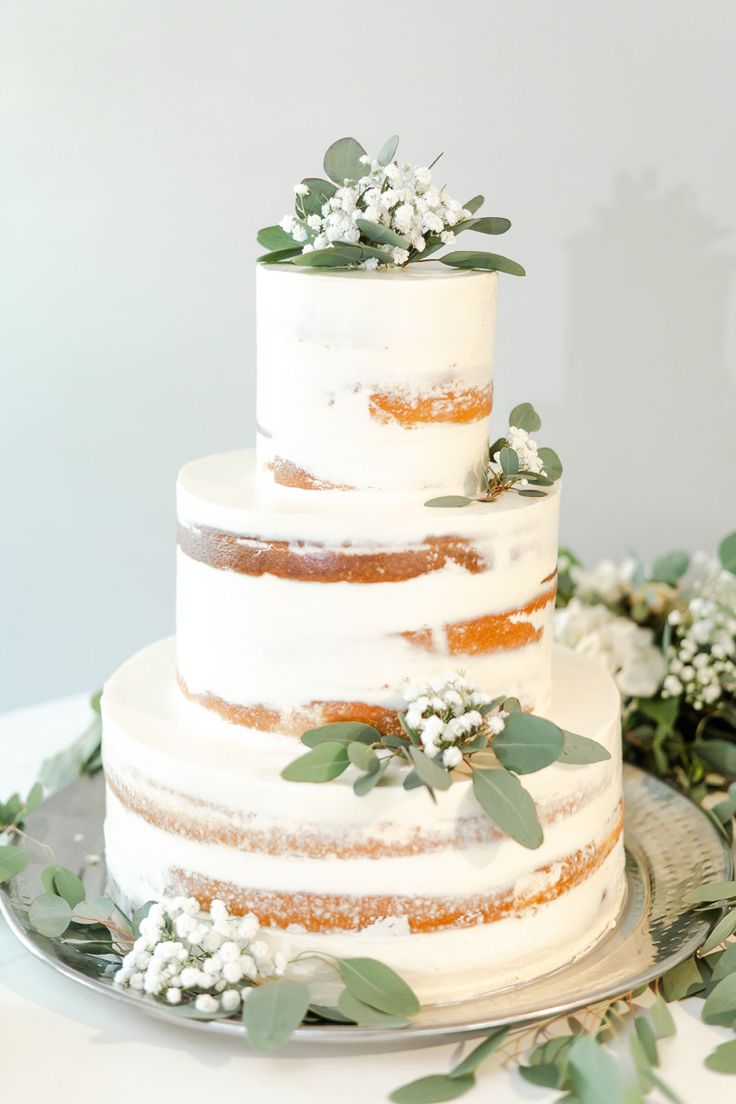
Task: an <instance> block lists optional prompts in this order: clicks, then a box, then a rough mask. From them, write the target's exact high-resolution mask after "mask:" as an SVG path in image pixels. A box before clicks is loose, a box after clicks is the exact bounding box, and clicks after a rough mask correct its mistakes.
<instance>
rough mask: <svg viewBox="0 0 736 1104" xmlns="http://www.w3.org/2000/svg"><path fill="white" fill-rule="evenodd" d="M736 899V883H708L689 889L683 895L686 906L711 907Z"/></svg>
mask: <svg viewBox="0 0 736 1104" xmlns="http://www.w3.org/2000/svg"><path fill="white" fill-rule="evenodd" d="M731 897H736V882H706V883H705V884H704V885H699V886H695V887H694V888H693V889H688V890H687V891H686V892H685V893H683V895H682V899H683V901H684V902H685V904H686V905H710V904H713V903H714V902H716V901H728V900H729V899H730V898H731Z"/></svg>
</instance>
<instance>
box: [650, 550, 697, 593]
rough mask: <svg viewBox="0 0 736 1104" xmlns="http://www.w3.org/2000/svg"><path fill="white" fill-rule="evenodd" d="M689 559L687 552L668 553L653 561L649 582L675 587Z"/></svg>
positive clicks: (686, 567) (685, 569)
mask: <svg viewBox="0 0 736 1104" xmlns="http://www.w3.org/2000/svg"><path fill="white" fill-rule="evenodd" d="M689 564H690V557H689V556H688V554H687V552H669V553H668V554H667V555H666V556H660V558H659V559H658V560H655V561H654V565H653V567H652V573H651V575H650V577H649V578H650V581H651V582H653V583H667V584H668V585H669V586H675V585H676V583H677V580H678V579H680V578H681V577H682V576H683V575H684V574H685V572H686V571H687V569H688V566H689Z"/></svg>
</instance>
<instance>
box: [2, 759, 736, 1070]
mask: <svg viewBox="0 0 736 1104" xmlns="http://www.w3.org/2000/svg"><path fill="white" fill-rule="evenodd" d="M101 785H102V780H101V778H98V779H95V780H91V781H90V780H87V779H85V780H80V782H76V783H74V784H73V785H72V786H71V787H68V788H67V789H66V790H64V791H61V793H59V794H56V795H54V796H53V797H52V798H51V799H50V803H55V804H56V805H60V806H61V807H62V808H63V806H64V799H65V798H66V803H67V804H68V805H71V804H72V803H73V798H74V796H75V795H77V796H78V794H79V793H80V792H82V791H85V790H86V794H85V797H88V796H89V795H90V794H91V793H93V792H94V791H93V788H94V787H100V789H101ZM96 796H99V795H96ZM624 799H625V801H624V805H625V809H626V811H627V817H626V822H625V829H624V833H625V843H626V851H627V893H626V899H625V901H624V904H623V907H622V910H621V913H620V915H619V919H618V921H617V923H616V926H615V927H614V928H613V929H612V931H610V932H609V933H607V934H606V935H605V936H604V937H603V939H601V940H600V941H599V942H598V943H597V944H596V945H595V946H594V947H593V948H592V949H591V951H590V952H589V953H588V954H586V955H584V956H582V957H581V958H579V959H577V960H575V961H573V962H571V963H570V964H569V965H567V966H563V967H562V968H560V969H558V970H556V971H555V972H554V973H552V974H547V975H544V976H542V977H540V978H538V979H535V980H534V981H532V982H525V983H523V984H522V985H520V986H517V987H515V988H512V989H509V990H504V991H501V992H498V993H497V994H489V995H487V996H485V997H476V998H473V999H470V1000H464V1001H459V1002H456V1003H452V1004H446V1005H435V1006H432V1007H431V1008H426V1009H423V1011H422V1013H420V1014H419V1017H418V1020H417V1022H412V1023H411V1024H410V1025H409V1026H408V1027H405V1028H401V1029H396V1028H394V1029H386V1028H380V1027H375V1028H370V1027H359V1026H352V1025H336V1024H335V1025H333V1024H322V1023H320V1024H314V1025H304V1026H302V1027H300V1028H298V1029H297V1031H296V1032H295V1033H294V1035H293V1036H292V1042H293V1043H296V1044H301V1045H302V1046H303V1045H304V1044H309V1045H310V1046H311V1045H314V1044H317V1045H319V1046H324V1045H334V1044H339V1045H340V1046H343V1047H344V1046H348V1047H357V1048H360V1047H366V1046H381V1045H383V1046H386V1045H391V1046H404V1047H407V1048H408V1047H411V1046H416V1045H421V1044H422V1043H423V1042H425V1043H427V1042H432V1041H437V1040H439V1039H450V1038H452V1039H455V1040H461V1039H463V1038H471V1037H472V1036H474V1035H479V1034H481V1033H483V1032H486V1031H489V1030H491V1029H492V1028H494V1027H498V1026H500V1025H502V1024H509V1023H514V1024H518V1025H521V1024H524V1023H533V1022H535V1021H538V1020H541V1019H546V1018H549V1017H552V1016H558V1015H563V1014H565V1013H572V1012H574V1011H576V1010H578V1009H580V1008H584V1007H586V1006H588V1005H590V1004H594V1003H596V1002H597V1001H600V1000H604V999H606V998H608V997H611V996H615V995H617V994H619V993H623V992H627V991H629V990H631V989H636V988H638V987H639V986H641V985H645V984H646V983H648V982H650V981H652V980H653V979H654V978H656V977H658V976H660V975H661V974H663V973H665V972H666V971H667V970H668V969H671V968H672V967H673V966H675V965H677V964H678V963H679V962H681V961H683V960H684V959H685V958H687V957H689V956H690V955H691V954H693V953H694V952H695V951H696V950H697V948H698V947H699V946H700V945H701V944H702V943H703V941H704V940H705V938H706V936H707V934H708V932H709V930H710V927H711V920H710V919H708V918H705V917H703V916H702V915H700V914H695V913H691V912H688V910H687V909H686V908H685V906H681V910H680V914H681V915H680V916H678V917H676V918H675V919H678V920H679V919H683V918H684V920H686V921H687V923H688V928H687V931H686V933H684V934H683V936H682V938H680V939H677V940H676V941H675V943H674V944H673V946H671V947H669V948H668V952H667V953H666V954H655V956H654V958H653V960H652V961H650V962H649V963H647V964H646V965H645V966H642V967H641V968H637V969H634V968H633V964H632V970H631V972H630V973H627V974H626V976H625V977H621V976H619V975H616V977H615V983H614V979H613V978H611V977H606V975H605V972H604V973H603V974H602V976H601V979H600V982H599V983H598V984H597V985H590V986H589V987H588V988H583V989H577V991H575V974H576V973H579V972H580V971H581V970H585V969H586V967H588V966H590V965H591V964H592V963H593V962H594V960H596V959H598V960H600V961H601V964H602V965H603V966H605V963H606V961H607V948H608V947H613V944H614V940H615V938H616V936H617V934H620V932H621V930H622V928H624V927H625V926H626V924H629V925H630V926H631V925H633V927H632V933H633V935H636V933H637V932H640V930H641V929H642V927H643V926H646V927H647V932H646V934H647V935H649V934H650V931H651V928H652V926H653V923H654V920H655V914H656V908H657V905H658V902H661V900H662V899H663V898H666V895H667V893H668V892H672V891H673V889H674V888H675V886H674V884H673V877H672V872H671V871H670V870H668V869H666V868H665V869H662V868H660V869H657V867H656V866H653V865H652V859H653V856H652V853H651V852H652V846H653V840H652V836H651V833H644V835H643V836H640V835H639V833H638V832H637V831H636V825H635V823H633V824H632V817H633V816H634V814H636V815H637V816H641V815H642V813H643V812H646V810H645V809H644V808H643V805H645V804H648V805H649V806H651V810H655V809H656V807H657V804H658V803H664V804H669V805H674V806H675V807H676V810H677V813H678V815H679V816H680V817H681V818H684V820H685V822H686V823H687V826H688V833H687V835H688V839H689V841H690V843H691V845H693V846H697V844H698V842H699V841H700V843H701V844H702V845H703V846H704V847H706V849H707V850H708V852H709V856H710V861H711V862H712V864H713V865H714V866H715V868H716V869H714V870H713V877H714V878H715V877H717V878H718V879H721V878H722V879H724V880H726V879H728V878H730V877H731V874H732V871H733V862H732V857H731V853H730V851H729V850H728V848H727V846H726V843H725V841H724V840H723V839H722V838H721V837H720V836H719V835H718V833H717V831H716V829H715V827H714V826H713V824H712V823H711V822H710V820H709V819H708V818H707V816H705V815H704V813H703V812H702V810H701V809H699V808H698V807H697V806H696V805H695V804H694V803H693V802H692V801H690V799H689V798H687V797H685V796H684V795H683V794H681V793H679V792H678V791H676V790H674V789H673V788H672V787H670V786H668V785H667V784H666V783H664V782H662V781H661V780H659V779H657V778H654V777H653V776H652V775H649V774H645V772H643V771H641V770H639V769H638V768H636V767H632V766H630V765H626V766H625V767H624ZM45 807H46V806H44V807H42V809H43V808H45ZM35 815H36V816H38V814H35ZM74 823H75V822H74V819H73V817H72V818H71V819H70V822H69V825H68V827H69V828H71V827H73V826H74ZM87 827H88V829H89V827H90V825H89V824H88V825H87ZM91 827H92V829H93V831H96V832H97V833H99V834H100V835H101V831H102V823H101V818H100V819H98V820H97V821H93V822H92V824H91ZM88 835H89V832H88ZM50 838H54V837H50ZM41 842H48V841H43V840H41ZM648 845H649V846H648ZM696 867H697V864H696ZM29 869H33V868H32V867H31V868H29ZM692 873H693V866H692V864H690V865H689V866H688V867H687V868H686V869H684V870H683V871H682V884H680V882H678V885H679V890H678V891H677V892H678V899H679V898H681V896H682V894H683V893H684V891H685V889H686V888H688V887H689V885H690V884H691V883H692V882H693V879H692V877H688V876H689V875H692ZM652 875H654V876H652ZM20 877H21V878H22V876H20ZM18 882H19V878H16V879H14V881H13V882H11V883H10V887H7V886H6V887H0V914H2V915H3V916H4V917H5V919H6V921H7V923H8V926H9V928H10V930H11V931H12V932H13V934H14V935H15V936H16V937H17V938H18V939H19V940H20V942H21V943H22V944H23V945H24V946H25V947H26V949H27V950H29V951H30V952H31V954H32V955H34V957H36V958H38V959H39V960H41V961H42V962H45V963H46V964H47V965H48V966H50V967H51V968H52V969H54V970H56V971H57V972H58V973H60V974H62V975H63V976H64V977H66V978H68V979H69V980H71V981H73V982H75V983H76V984H77V985H80V986H82V987H83V988H86V989H88V990H90V991H93V992H98V993H101V994H103V995H104V996H106V997H108V998H113V999H114V1000H117V1001H118V1002H121V1003H123V1004H125V1005H127V1006H129V1007H131V1008H136V1009H138V1010H139V1011H143V1012H145V1013H146V1014H148V1015H151V1016H154V1017H156V1018H157V1019H159V1020H164V1021H165V1022H167V1023H169V1024H171V1023H174V1024H176V1025H178V1026H183V1027H187V1028H193V1029H195V1030H198V1031H200V1032H201V1031H205V1032H213V1031H214V1032H216V1033H217V1034H219V1035H221V1036H222V1035H229V1036H238V1037H240V1038H243V1037H244V1035H245V1029H244V1027H243V1025H242V1024H241V1023H239V1022H237V1021H234V1020H209V1021H208V1020H196V1019H188V1018H186V1017H183V1016H180V1015H177V1014H176V1013H175V1012H174V1011H173V1010H170V1009H168V1008H167V1007H166V1006H164V1005H162V1004H160V1003H158V1002H156V1001H155V1000H153V999H152V998H142V997H140V996H138V995H136V994H132V993H129V992H127V991H125V990H122V989H119V988H117V987H115V986H114V985H113V984H112V981H111V979H110V978H95V977H90V976H87V975H86V974H84V973H82V972H81V971H80V970H77V969H75V968H74V966H72V965H70V964H68V963H67V962H64V961H61V960H60V959H59V958H58V957H56V956H55V955H54V954H53V953H52V947H53V945H51V944H50V941H45V940H44V938H43V937H42V936H37V935H36V934H35V933H33V932H32V931H30V930H29V929H28V928H27V927H26V925H25V923H24V921H23V919H22V917H21V915H20V914H19V912H18V911H17V910H16V907H15V902H19V893H18V889H17V886H18ZM21 884H22V882H21ZM695 884H697V880H696V881H695ZM637 909H638V910H639V915H638V917H637V915H636V913H637ZM632 910H633V911H632ZM47 942H48V944H49V945H48V946H47V945H46V944H47ZM619 949H620V948H619ZM624 949H625V944H624ZM550 985H551V987H552V993H556V996H555V997H554V999H550V998H549V997H547V998H546V999H542V994H543V992H544V990H545V989H548V988H549V986H550ZM566 985H567V988H566ZM535 992H538V994H539V996H538V998H537V1001H536V1003H535V1000H534V994H535ZM525 994H526V995H527V996H528V999H527V1002H526V1007H525V1008H524V1009H523V1010H522V1014H519V1012H518V1010H517V1011H516V1012H511V1013H509V1012H506V1013H504V1014H499V1013H497V1014H495V1015H488V1014H487V1013H486V1014H485V1015H484V1014H483V1011H482V1009H483V1007H484V1004H486V1003H487V1002H488V1001H489V1000H491V1001H492V1000H493V999H494V998H501V999H502V998H503V997H504V996H505V995H509V996H511V997H514V996H515V997H516V998H518V996H519V995H521V996H522V997H523V996H524V995H525ZM458 1017H460V1018H459V1019H458ZM423 1019H429V1020H430V1021H432V1020H434V1021H438V1022H425V1023H423V1022H422V1020H423Z"/></svg>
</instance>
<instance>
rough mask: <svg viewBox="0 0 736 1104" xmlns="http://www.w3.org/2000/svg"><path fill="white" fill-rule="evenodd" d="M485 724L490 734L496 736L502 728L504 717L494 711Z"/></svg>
mask: <svg viewBox="0 0 736 1104" xmlns="http://www.w3.org/2000/svg"><path fill="white" fill-rule="evenodd" d="M486 725H487V727H488V731H489V732H490V733H491V735H492V736H498V734H499V732H503V730H504V718H503V717H502V716H501V714H500V713H496V714H495V715H491V716H490V717H489V718H488V720H487V721H486Z"/></svg>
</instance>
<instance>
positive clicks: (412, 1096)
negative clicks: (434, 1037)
mask: <svg viewBox="0 0 736 1104" xmlns="http://www.w3.org/2000/svg"><path fill="white" fill-rule="evenodd" d="M474 1084H475V1074H473V1073H468V1074H466V1075H465V1077H450V1076H448V1074H446V1073H431V1074H429V1076H428V1077H420V1078H418V1079H417V1080H416V1081H410V1082H409V1083H408V1084H407V1085H402V1086H401V1088H400V1089H394V1091H393V1092H392V1093H391V1095H390V1096H389V1100H392V1101H393V1104H442V1102H443V1101H445V1100H457V1099H458V1097H460V1096H463V1095H464V1094H465V1093H466V1092H468V1091H469V1090H470V1089H472V1087H473V1085H474Z"/></svg>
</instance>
